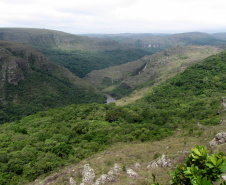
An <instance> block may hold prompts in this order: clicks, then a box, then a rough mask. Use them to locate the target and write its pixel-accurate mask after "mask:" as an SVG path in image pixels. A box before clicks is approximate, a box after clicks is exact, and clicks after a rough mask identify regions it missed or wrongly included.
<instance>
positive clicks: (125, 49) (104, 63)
mask: <svg viewBox="0 0 226 185" xmlns="http://www.w3.org/2000/svg"><path fill="white" fill-rule="evenodd" d="M0 40H6V41H7V40H8V41H15V42H18V43H22V44H28V45H30V46H32V47H35V48H36V49H38V50H39V51H41V52H42V53H44V54H45V55H46V56H47V57H48V58H49V59H50V60H52V61H53V62H56V63H58V64H60V65H61V66H64V67H65V68H67V69H69V70H70V71H71V72H72V73H74V74H75V75H76V76H78V77H84V76H85V75H86V74H87V73H89V72H91V71H93V70H97V69H103V68H106V67H109V66H115V65H120V64H123V63H127V62H131V61H134V60H137V59H139V58H141V57H143V56H144V55H146V54H150V52H148V51H143V50H141V49H139V48H136V47H133V46H128V45H126V44H123V43H118V42H116V41H114V40H110V39H96V38H89V37H84V36H77V35H74V34H69V33H64V32H60V31H54V30H46V29H32V28H0Z"/></svg>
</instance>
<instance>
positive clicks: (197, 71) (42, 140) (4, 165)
mask: <svg viewBox="0 0 226 185" xmlns="http://www.w3.org/2000/svg"><path fill="white" fill-rule="evenodd" d="M225 71H226V52H222V53H220V54H217V55H213V56H210V57H208V58H206V59H205V60H203V61H202V62H200V63H198V64H195V65H193V66H190V67H188V68H187V69H186V70H185V71H184V72H182V73H180V74H177V75H176V76H174V77H173V78H171V79H168V80H167V81H166V82H164V83H162V84H161V85H159V86H157V87H155V88H154V89H153V91H151V92H149V93H148V94H147V95H146V96H145V97H144V98H142V99H141V100H139V101H137V102H135V103H134V104H130V105H128V106H124V107H121V106H115V104H109V105H106V104H80V105H71V106H68V107H63V108H57V109H53V110H49V111H45V112H40V113H38V114H36V115H31V116H28V117H25V118H23V119H22V120H20V121H17V122H11V123H6V124H3V125H0V141H1V142H0V154H1V155H0V156H1V158H0V165H1V168H0V183H1V184H5V185H7V184H26V183H28V182H29V181H33V180H34V179H35V178H37V177H38V176H40V175H42V177H44V176H45V175H47V174H48V173H50V172H51V171H53V170H55V171H56V172H58V173H59V168H62V167H63V166H67V165H71V164H76V163H78V162H79V161H81V160H82V159H84V158H87V157H89V156H91V155H93V154H95V153H97V152H99V151H101V150H104V149H105V148H106V147H107V146H108V147H109V146H112V145H113V144H114V143H119V142H121V143H119V144H117V146H116V148H117V149H116V151H117V153H116V154H117V155H119V156H114V158H113V161H112V160H111V158H110V157H111V156H112V153H114V152H111V153H110V155H109V156H110V157H109V158H108V159H106V160H105V161H101V158H98V159H96V158H92V157H91V158H87V160H86V161H84V162H87V161H88V162H94V163H92V164H91V165H92V166H93V164H96V166H95V170H99V172H98V175H101V173H102V172H103V171H104V173H107V172H108V171H109V168H110V166H112V165H114V162H116V161H114V159H115V160H117V162H119V163H120V164H121V165H125V166H129V165H132V163H133V162H135V159H136V160H140V161H139V162H142V158H141V157H143V156H144V157H145V161H147V159H148V157H150V156H151V157H153V158H157V157H158V156H159V155H161V154H162V152H161V153H160V152H159V151H160V149H158V146H162V148H161V149H163V148H165V150H164V151H165V152H164V153H166V154H167V152H169V154H172V152H173V151H177V150H178V151H180V150H183V148H184V149H186V150H187V149H188V148H187V147H186V145H187V143H188V142H189V141H190V140H189V139H191V138H192V137H191V136H193V137H200V136H202V134H203V135H206V136H208V138H209V137H210V136H211V137H213V135H211V134H210V133H211V131H214V130H215V129H214V128H213V127H212V129H211V130H209V131H208V132H204V131H206V130H203V131H202V130H197V127H198V126H197V123H198V122H199V124H201V125H203V127H204V128H207V127H209V126H210V125H212V126H213V125H219V124H220V123H225V121H221V120H225V101H226V100H225V97H226V92H225V91H226V80H225V79H226V73H225ZM219 128H220V127H218V129H216V130H217V131H218V130H219ZM221 128H225V125H224V126H222V127H221ZM181 130H182V131H181ZM180 131H181V132H180ZM174 133H178V135H177V137H175V138H176V139H175V138H170V139H169V140H165V141H163V143H164V144H161V143H160V142H155V143H154V147H155V148H151V145H152V144H153V141H156V140H163V139H164V138H166V137H167V136H172V135H173V134H174ZM212 134H213V133H212ZM215 134H216V133H214V135H215ZM184 136H185V137H184ZM186 136H189V137H186ZM183 139H184V140H183ZM178 140H179V141H178ZM132 141H135V142H136V143H137V145H136V143H134V144H135V145H132V144H131V145H126V144H125V143H127V144H128V143H129V142H132ZM145 141H146V142H147V143H144V144H142V143H140V142H145ZM148 141H152V143H148ZM171 141H172V142H171ZM192 141H194V142H196V141H197V140H196V139H195V138H193V139H192ZM124 142H125V143H124ZM173 142H175V144H176V145H175V147H177V146H178V147H177V148H173V147H174V145H173ZM204 142H205V139H201V142H199V143H204ZM167 143H168V144H172V145H170V146H167V145H168V144H167ZM138 145H140V146H144V147H146V146H147V147H150V148H145V149H144V151H142V148H139V146H138ZM120 146H121V147H125V148H121V150H120V149H119V148H120ZM137 146H138V147H137ZM163 146H164V147H163ZM188 146H190V145H188ZM118 147H119V148H118ZM131 148H132V149H131ZM113 149H114V145H113ZM138 149H139V150H138ZM154 149H156V150H157V151H158V153H159V154H158V153H156V154H155V153H153V152H155V151H154ZM129 150H134V153H135V156H133V155H131V154H130V152H129ZM135 150H136V151H135ZM118 151H121V152H118ZM124 153H125V154H126V156H125V155H124ZM141 153H142V154H141ZM102 154H104V153H102ZM105 154H107V153H105ZM113 155H114V154H113ZM127 155H128V156H127ZM96 156H97V155H96ZM99 156H100V157H101V156H103V155H99ZM99 156H98V157H99ZM125 158H126V159H128V158H132V160H131V161H132V162H131V164H129V165H128V164H127V162H126V161H124V159H125ZM93 159H94V160H93ZM98 160H100V161H99V162H97V161H98ZM145 161H144V164H146V162H145ZM97 164H99V165H97ZM102 164H106V165H107V168H106V167H105V166H102ZM75 170H80V169H78V168H75ZM124 171H125V167H124ZM61 172H62V173H61ZM73 172H74V171H73V170H70V171H69V173H68V172H64V171H62V170H61V171H60V175H56V176H53V177H51V178H49V179H48V180H47V181H46V182H45V183H44V184H47V183H49V182H52V181H53V180H54V179H56V178H57V177H58V176H64V175H67V174H71V175H72V173H73ZM144 173H145V172H144ZM147 173H149V172H147ZM149 175H150V174H149ZM149 175H148V174H146V175H141V177H150V176H149ZM73 177H75V178H76V181H77V182H78V181H79V182H81V180H82V179H81V178H82V175H81V174H80V175H79V174H76V175H73ZM122 177H123V174H122ZM124 177H125V176H124ZM127 180H128V179H124V178H122V179H120V176H119V180H118V181H116V184H117V183H119V184H120V182H121V181H122V184H123V183H124V184H125V182H126V183H127V182H128V181H129V180H128V181H127ZM139 180H141V181H142V180H148V179H139ZM68 181H69V179H68V176H66V180H65V179H61V180H60V181H59V182H57V183H58V184H68ZM138 182H140V181H138ZM34 183H39V182H38V181H35V182H34ZM148 183H149V181H148ZM137 184H139V183H137ZM140 184H142V183H140ZM144 184H147V183H144Z"/></svg>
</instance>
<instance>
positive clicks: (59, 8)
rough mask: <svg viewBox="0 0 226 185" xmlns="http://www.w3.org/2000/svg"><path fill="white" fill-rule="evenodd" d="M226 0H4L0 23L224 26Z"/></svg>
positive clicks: (91, 29) (89, 27)
mask: <svg viewBox="0 0 226 185" xmlns="http://www.w3.org/2000/svg"><path fill="white" fill-rule="evenodd" d="M225 8H226V0H0V27H25V28H45V29H52V30H59V31H64V32H67V33H73V34H86V33H182V32H193V31H199V32H207V33H216V32H226V21H225V18H226V11H225Z"/></svg>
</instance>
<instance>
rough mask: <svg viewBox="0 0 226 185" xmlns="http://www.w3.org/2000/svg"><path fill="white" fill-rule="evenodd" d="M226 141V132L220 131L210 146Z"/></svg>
mask: <svg viewBox="0 0 226 185" xmlns="http://www.w3.org/2000/svg"><path fill="white" fill-rule="evenodd" d="M224 143H226V132H221V133H218V134H217V135H216V136H215V138H214V139H213V140H212V141H210V142H209V146H210V147H212V146H215V145H220V144H224Z"/></svg>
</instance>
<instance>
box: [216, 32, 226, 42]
mask: <svg viewBox="0 0 226 185" xmlns="http://www.w3.org/2000/svg"><path fill="white" fill-rule="evenodd" d="M213 36H214V37H215V38H217V39H221V40H225V41H226V33H214V34H213Z"/></svg>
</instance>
